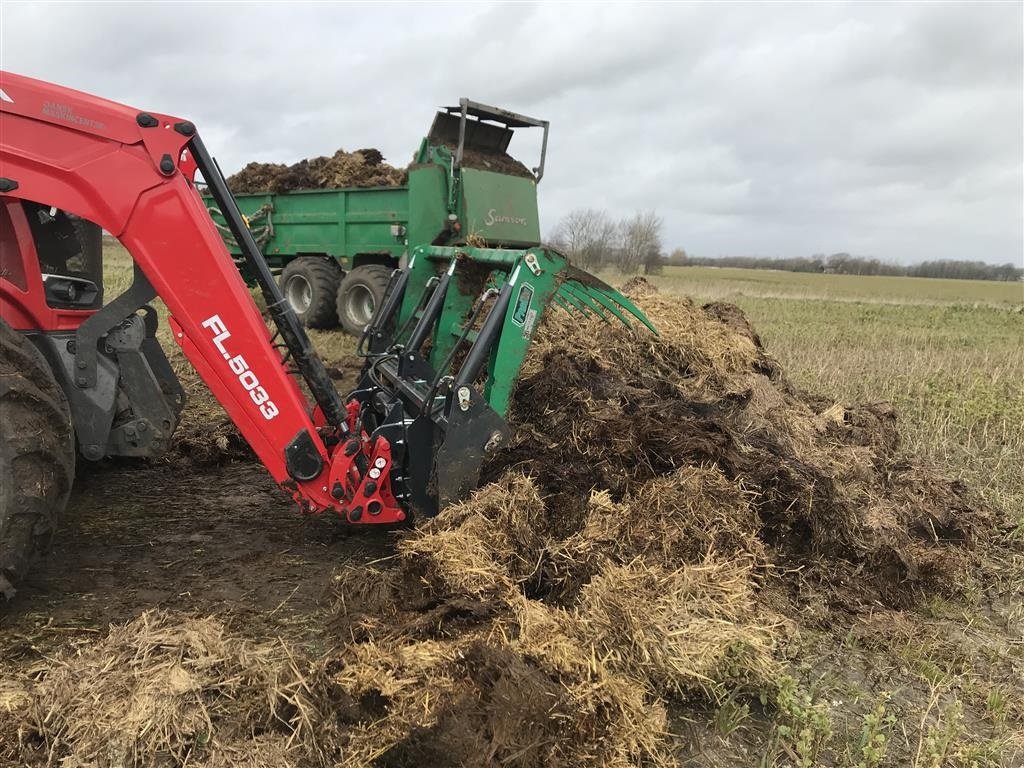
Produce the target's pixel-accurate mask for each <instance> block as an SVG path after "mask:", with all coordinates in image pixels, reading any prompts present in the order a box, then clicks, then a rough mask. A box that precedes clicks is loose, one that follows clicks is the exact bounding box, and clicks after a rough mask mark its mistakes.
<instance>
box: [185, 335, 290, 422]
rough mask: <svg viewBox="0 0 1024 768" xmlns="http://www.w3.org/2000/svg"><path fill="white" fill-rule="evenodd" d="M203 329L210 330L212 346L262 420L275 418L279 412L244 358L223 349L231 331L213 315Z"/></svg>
mask: <svg viewBox="0 0 1024 768" xmlns="http://www.w3.org/2000/svg"><path fill="white" fill-rule="evenodd" d="M203 328H209V329H210V332H211V333H212V334H213V345H214V346H215V347H216V348H217V351H218V352H220V353H221V354H222V355H223V356H224V359H225V360H227V361H228V368H230V369H231V372H232V373H233V374H235V376H237V377H238V383H239V384H241V385H242V387H243V388H244V389H245V391H246V392H248V393H249V397H251V398H252V401H253V402H254V403H255V404H256V405H257V407H259V409H260V413H262V414H263V418H264V419H266V420H267V421H270V420H271V419H272V418H274V417H275V416H277V414H278V413H280V411H278V410H277V406H276V405H274V401H273V400H271V399H270V395H268V394H267V390H265V389H264V388H263V387H261V386H260V380H259V379H257V378H256V374H255V373H253V372H252V371H251V370H249V364H248V363H247V362H245V358H244V357H242V356H241V355H232V354H231V353H230V352H228V351H227V350H226V349H225V348H224V342H225V341H226V340H227V339H229V338H231V331H229V330H228V329H227V327H226V326H225V325H224V322H223V321H222V320H221V319H220V315H213V316H212V317H210V318H208V319H207V320H205V321H204V322H203Z"/></svg>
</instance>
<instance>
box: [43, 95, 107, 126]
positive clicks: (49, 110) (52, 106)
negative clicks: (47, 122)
mask: <svg viewBox="0 0 1024 768" xmlns="http://www.w3.org/2000/svg"><path fill="white" fill-rule="evenodd" d="M43 114H44V115H48V116H49V117H56V118H57V119H58V120H63V121H64V122H66V123H75V124H77V125H83V126H85V127H86V128H93V129H95V130H101V129H103V128H104V127H105V124H104V123H101V122H100V121H99V120H92V119H90V118H88V117H82V116H81V115H76V114H75V110H73V109H72V108H71V107H70V106H68V105H67V104H58V103H57V102H55V101H44V102H43Z"/></svg>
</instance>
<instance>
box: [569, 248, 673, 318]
mask: <svg viewBox="0 0 1024 768" xmlns="http://www.w3.org/2000/svg"><path fill="white" fill-rule="evenodd" d="M562 279H563V280H564V281H565V282H564V283H563V285H569V284H573V283H575V284H577V285H578V287H579V289H585V290H586V291H587V292H588V293H589V294H590V295H591V296H593V297H594V298H595V299H597V300H598V301H599V302H601V304H602V305H603V306H604V307H605V308H606V309H608V311H610V312H613V314H615V315H616V316H617V317H618V318H619V319H620V320H622V322H623V323H625V324H626V326H627V327H628V326H629V323H628V322H626V320H625V318H623V317H622V315H620V314H619V313H618V312H615V311H614V310H613V309H612V308H611V307H609V306H608V302H614V303H615V304H618V305H619V306H620V307H622V308H623V309H625V310H626V311H627V312H629V314H631V315H633V317H635V318H636V319H637V320H639V321H640V322H641V323H643V324H644V325H645V326H647V328H649V329H650V330H651V331H652V332H654V333H655V334H657V333H658V329H657V328H655V327H654V325H653V324H652V323H651V321H650V320H648V319H647V316H646V315H644V313H643V312H642V311H641V310H640V309H639V308H638V307H637V306H636V305H635V304H633V302H631V301H630V300H629V299H627V298H626V297H625V296H623V295H622V293H621V292H619V291H617V290H615V289H614V288H612V287H611V286H610V285H608V283H606V282H605V281H604V280H601V279H600V278H597V277H594V276H593V275H592V274H590V273H589V272H584V271H583V270H582V269H579V268H578V267H574V266H572V265H571V264H569V265H567V266H566V267H565V269H564V270H562ZM598 294H600V297H603V299H604V301H602V300H601V298H599V296H598ZM577 295H579V293H577Z"/></svg>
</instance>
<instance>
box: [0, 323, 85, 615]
mask: <svg viewBox="0 0 1024 768" xmlns="http://www.w3.org/2000/svg"><path fill="white" fill-rule="evenodd" d="M74 477H75V436H74V429H73V426H72V422H71V410H70V408H69V407H68V401H67V398H66V397H65V396H64V392H63V391H62V390H61V388H60V385H59V384H57V381H56V379H55V378H54V376H53V371H52V370H51V369H50V366H49V365H48V364H47V362H46V360H45V358H44V357H43V355H42V354H41V353H40V352H39V350H38V349H37V348H36V347H35V345H34V344H32V342H31V341H29V340H28V338H26V337H25V336H24V335H23V334H21V333H18V332H17V331H15V330H13V329H12V328H11V327H10V326H9V325H7V323H5V322H3V321H2V320H0V603H2V602H4V600H5V599H8V598H10V597H12V596H13V594H14V588H15V586H17V584H18V583H19V582H20V581H21V580H22V579H23V578H24V576H25V574H26V572H27V571H28V569H29V567H30V566H31V564H32V562H33V561H34V560H35V559H36V557H37V556H38V555H39V554H41V553H42V552H44V551H45V550H46V548H47V547H48V546H49V543H50V539H51V538H52V536H53V532H54V530H55V529H56V525H57V518H58V517H59V516H60V514H61V513H62V512H63V511H64V507H65V505H66V504H67V500H68V495H69V494H70V493H71V485H72V483H73V482H74Z"/></svg>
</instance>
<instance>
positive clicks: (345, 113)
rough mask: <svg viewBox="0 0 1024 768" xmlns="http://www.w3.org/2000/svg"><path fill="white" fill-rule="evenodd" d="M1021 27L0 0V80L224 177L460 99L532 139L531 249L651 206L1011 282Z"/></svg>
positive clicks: (733, 248) (756, 243)
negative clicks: (543, 143) (543, 142)
mask: <svg viewBox="0 0 1024 768" xmlns="http://www.w3.org/2000/svg"><path fill="white" fill-rule="evenodd" d="M1022 7H1024V6H1022V3H1020V2H1012V3H1001V4H997V3H989V4H985V3H980V2H970V3H963V4H956V3H943V4H938V3H936V4H929V3H913V4H895V3H879V4H866V3H862V4H857V5H845V4H819V5H804V4H767V3H763V4H756V5H755V4H751V5H745V4H730V5H721V4H718V5H711V4H674V5H667V4H661V5H653V4H652V5H644V4H639V3H631V4H628V5H606V4H575V5H555V4H544V5H540V4H538V5H527V4H499V5H488V4H485V3H473V4H465V5H458V4H452V5H440V4H430V5H426V4H423V5H398V4H395V5H384V4H380V3H377V4H374V5H327V4H312V3H310V4H303V3H298V2H288V3H284V2H282V3H263V4H245V5H242V4H236V5H218V4H214V3H196V4H189V3H185V2H176V3H172V4H167V5H161V4H157V3H141V2H140V3H121V4H113V3H111V4H98V3H94V4H77V5H76V4H54V5H50V4H46V3H42V2H32V3H20V2H15V0H2V2H0V36H2V37H0V43H2V45H0V66H2V67H3V68H4V69H8V70H11V71H14V72H19V73H22V74H26V75H31V76H34V77H39V78H42V79H46V80H52V81H54V82H59V83H61V84H63V85H67V86H70V87H73V88H78V89H80V90H85V91H89V92H93V93H96V94H99V95H102V96H106V97H108V98H112V99H115V100H118V101H123V102H126V103H128V104H131V105H133V106H135V107H138V108H140V109H152V110H155V111H161V112H168V113H171V114H176V115H179V116H182V117H187V118H189V119H192V120H194V121H195V122H196V123H197V125H198V126H199V129H200V132H201V133H202V134H203V136H204V138H205V141H206V144H207V146H208V147H210V148H211V150H212V151H213V152H214V154H215V155H216V156H217V157H218V159H219V161H220V163H221V166H222V168H224V170H225V171H226V172H229V173H230V172H231V171H234V170H237V169H238V168H239V167H241V166H242V165H243V164H244V163H245V162H247V161H249V160H268V161H270V160H273V161H284V162H294V161H295V160H298V159H300V158H302V157H308V156H312V155H317V154H329V153H331V152H333V151H334V150H335V149H337V148H338V147H344V148H346V149H357V148H360V147H365V146H376V147H379V148H380V149H381V150H382V151H383V152H384V154H385V156H386V157H387V158H388V160H390V161H392V162H394V163H396V164H404V163H405V162H407V161H408V160H409V158H410V156H411V154H412V152H413V151H414V150H415V148H416V147H417V146H418V143H419V140H420V139H421V137H422V136H423V135H424V133H425V132H426V130H427V128H428V127H429V125H430V121H431V119H432V115H433V110H434V108H435V107H436V106H439V105H442V104H449V103H455V102H456V101H457V99H458V97H459V96H469V97H470V98H473V99H476V100H478V101H483V102H488V103H491V104H497V105H501V106H504V107H507V108H509V109H513V110H516V111H518V112H522V113H525V114H528V115H532V116H535V117H541V118H546V119H549V120H551V123H552V128H551V138H550V144H549V151H548V164H547V173H546V175H545V178H544V180H543V182H542V184H541V186H540V198H541V216H542V224H543V226H544V229H545V231H550V230H551V229H552V228H553V226H554V225H555V224H556V223H557V221H558V219H559V218H560V217H561V216H562V215H564V214H565V213H566V212H567V211H569V210H571V209H573V208H577V207H594V208H604V209H606V210H608V211H609V212H610V213H611V214H612V215H614V216H616V217H618V216H623V215H628V214H630V213H632V212H634V211H637V210H647V209H654V210H656V211H657V212H658V213H659V214H660V215H661V216H662V217H663V219H664V221H665V229H664V240H665V246H666V248H667V249H671V248H674V247H683V248H686V249H687V251H690V252H692V253H694V254H697V255H702V256H717V255H763V256H795V255H810V254H812V253H819V252H824V253H832V252H836V251H849V252H852V253H855V254H859V255H864V256H874V257H878V258H882V259H886V260H891V261H899V262H912V261H918V260H922V259H926V258H964V259H981V260H985V261H989V262H996V263H1003V262H1007V261H1012V262H1015V263H1017V264H1021V263H1022V262H1024V150H1022V146H1024V99H1022V73H1024V51H1022V48H1024V46H1022V38H1024V15H1022ZM523 138H525V137H519V136H517V138H516V139H514V140H513V145H512V148H511V149H512V150H513V154H519V153H517V152H516V151H515V150H516V147H517V146H519V147H520V149H521V152H522V153H523V154H524V155H525V156H523V157H522V158H521V159H524V160H526V161H527V164H528V165H534V164H535V163H534V159H533V157H532V153H533V152H534V151H535V150H536V147H535V146H534V145H533V144H531V143H530V142H527V141H521V139H523Z"/></svg>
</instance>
